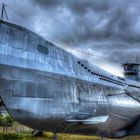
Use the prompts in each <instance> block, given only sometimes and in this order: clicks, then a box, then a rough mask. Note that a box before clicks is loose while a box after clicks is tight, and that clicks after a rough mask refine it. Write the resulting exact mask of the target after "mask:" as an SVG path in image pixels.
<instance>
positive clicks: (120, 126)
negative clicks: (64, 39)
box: [0, 21, 140, 138]
mask: <svg viewBox="0 0 140 140" xmlns="http://www.w3.org/2000/svg"><path fill="white" fill-rule="evenodd" d="M39 46H40V47H41V48H39ZM44 47H45V48H44ZM133 93H134V94H133ZM0 96H1V98H2V100H3V102H4V104H5V106H6V108H7V110H8V111H9V113H10V114H11V115H12V116H13V117H14V118H15V120H17V121H18V122H20V123H22V124H24V125H27V126H29V127H32V128H34V129H38V130H47V131H52V132H62V133H75V134H84V135H100V136H105V137H117V138H119V137H123V136H126V135H129V134H130V131H131V128H132V127H134V126H135V122H136V121H137V120H138V119H139V115H140V104H139V98H140V87H139V83H138V82H136V81H132V80H126V79H121V78H119V77H117V76H114V75H112V74H110V73H108V72H106V71H104V70H102V69H100V68H98V67H96V66H94V65H92V64H89V63H88V62H87V61H85V60H80V59H79V58H77V57H75V56H73V55H71V54H69V53H68V52H66V51H64V50H63V49H60V48H58V47H57V46H55V45H54V44H52V43H50V42H48V41H46V40H44V39H43V38H41V37H40V36H38V35H36V34H34V33H33V32H31V31H29V30H27V29H24V28H23V27H20V26H18V25H14V24H11V23H8V22H4V21H1V22H0ZM70 120H71V121H70ZM72 120H74V121H72ZM95 122H96V123H95ZM136 131H137V129H136V130H135V131H134V132H132V131H131V135H134V134H135V132H136ZM137 133H138V134H140V132H137Z"/></svg>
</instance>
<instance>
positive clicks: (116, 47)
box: [1, 0, 140, 75]
mask: <svg viewBox="0 0 140 140" xmlns="http://www.w3.org/2000/svg"><path fill="white" fill-rule="evenodd" d="M1 2H4V3H6V4H7V5H8V6H9V7H11V8H13V9H14V10H16V11H17V12H19V13H20V14H21V15H24V18H23V17H20V16H17V14H16V13H15V12H13V11H12V10H10V9H9V8H7V13H8V16H9V19H10V21H12V22H16V23H17V24H20V25H22V26H25V27H27V28H29V29H31V30H33V31H36V32H38V34H40V35H42V36H44V38H46V39H49V40H52V41H54V42H55V43H57V44H59V45H60V46H62V47H63V48H65V49H67V50H69V51H71V52H72V53H74V54H75V55H77V56H79V57H82V58H83V59H88V60H89V61H90V62H91V63H93V64H96V65H98V66H100V67H102V68H104V69H106V70H108V71H110V72H111V73H114V74H117V75H122V68H121V64H122V63H124V62H126V61H131V62H132V61H133V62H134V61H136V56H139V55H140V0H133V1H132V0H22V1H21V0H3V1H2V0H1ZM25 18H26V19H28V21H27V20H25ZM139 57H140V56H139Z"/></svg>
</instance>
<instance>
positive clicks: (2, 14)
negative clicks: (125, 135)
mask: <svg viewBox="0 0 140 140" xmlns="http://www.w3.org/2000/svg"><path fill="white" fill-rule="evenodd" d="M5 7H6V4H5V3H2V9H1V19H2V20H3V19H4V14H5V16H6V19H7V20H8V15H7V11H6V8H5Z"/></svg>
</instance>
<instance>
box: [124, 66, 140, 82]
mask: <svg viewBox="0 0 140 140" xmlns="http://www.w3.org/2000/svg"><path fill="white" fill-rule="evenodd" d="M123 67H124V75H125V77H126V79H131V80H135V81H138V82H140V63H125V64H123Z"/></svg>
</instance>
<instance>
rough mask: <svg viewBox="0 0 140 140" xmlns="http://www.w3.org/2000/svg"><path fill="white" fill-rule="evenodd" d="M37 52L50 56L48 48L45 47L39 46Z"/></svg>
mask: <svg viewBox="0 0 140 140" xmlns="http://www.w3.org/2000/svg"><path fill="white" fill-rule="evenodd" d="M37 50H38V51H39V52H41V53H44V54H48V53H49V51H48V48H47V47H45V46H43V45H38V46H37Z"/></svg>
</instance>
